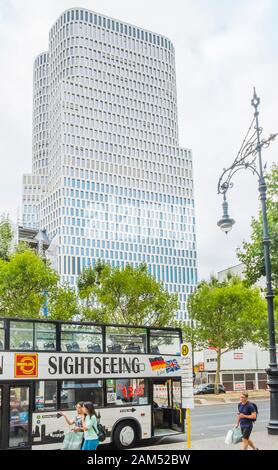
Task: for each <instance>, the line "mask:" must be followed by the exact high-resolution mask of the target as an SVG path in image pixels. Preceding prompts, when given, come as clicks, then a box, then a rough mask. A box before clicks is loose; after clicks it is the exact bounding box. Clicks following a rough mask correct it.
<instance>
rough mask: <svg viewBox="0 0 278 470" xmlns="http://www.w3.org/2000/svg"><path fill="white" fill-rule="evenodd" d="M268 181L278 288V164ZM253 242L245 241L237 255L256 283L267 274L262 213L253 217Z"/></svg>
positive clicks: (277, 285)
mask: <svg viewBox="0 0 278 470" xmlns="http://www.w3.org/2000/svg"><path fill="white" fill-rule="evenodd" d="M266 183H267V189H268V191H267V195H268V197H267V217H268V225H269V236H270V240H271V243H270V259H271V271H272V280H273V285H274V288H275V289H276V290H278V256H277V253H278V164H274V165H273V166H272V169H271V171H270V173H269V174H268V175H267V176H266ZM251 227H252V234H251V242H250V243H248V242H246V241H244V242H243V244H242V247H241V248H239V249H238V251H237V256H238V258H239V260H240V261H241V262H242V263H243V264H244V265H245V272H244V274H245V277H246V279H247V281H248V282H249V283H250V284H254V283H255V282H256V281H257V280H258V279H260V277H261V276H264V275H265V266H264V248H263V224H262V214H261V212H260V215H259V217H258V218H257V219H255V218H252V222H251Z"/></svg>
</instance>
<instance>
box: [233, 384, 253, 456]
mask: <svg viewBox="0 0 278 470" xmlns="http://www.w3.org/2000/svg"><path fill="white" fill-rule="evenodd" d="M256 418H257V413H256V409H255V407H254V405H253V404H252V403H250V401H249V400H248V393H247V392H242V393H241V395H240V403H239V405H238V415H237V423H236V427H238V426H239V425H240V429H241V433H242V448H241V450H247V449H248V446H250V447H252V449H253V450H258V447H255V444H254V443H253V442H252V441H251V439H250V434H251V432H252V429H253V421H255V420H256Z"/></svg>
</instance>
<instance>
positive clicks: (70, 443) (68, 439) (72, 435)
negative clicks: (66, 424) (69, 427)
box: [61, 431, 83, 450]
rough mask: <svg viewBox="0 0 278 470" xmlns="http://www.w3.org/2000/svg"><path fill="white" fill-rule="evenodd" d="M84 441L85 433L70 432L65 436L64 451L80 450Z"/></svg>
mask: <svg viewBox="0 0 278 470" xmlns="http://www.w3.org/2000/svg"><path fill="white" fill-rule="evenodd" d="M82 440H83V432H74V431H70V432H67V433H66V434H65V437H64V440H63V444H62V447H61V449H62V450H80V448H81V444H82Z"/></svg>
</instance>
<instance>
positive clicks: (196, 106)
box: [0, 0, 278, 277]
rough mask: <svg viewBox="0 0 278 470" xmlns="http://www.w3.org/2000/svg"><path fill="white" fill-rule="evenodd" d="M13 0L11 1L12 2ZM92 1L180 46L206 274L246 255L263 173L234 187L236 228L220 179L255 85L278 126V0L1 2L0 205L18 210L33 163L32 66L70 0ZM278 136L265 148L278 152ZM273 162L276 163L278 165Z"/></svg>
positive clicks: (271, 126)
mask: <svg viewBox="0 0 278 470" xmlns="http://www.w3.org/2000/svg"><path fill="white" fill-rule="evenodd" d="M2 4H3V5H2ZM78 6H82V7H84V8H89V9H92V10H94V11H98V12H101V13H104V14H107V15H110V16H113V17H116V18H120V19H122V20H124V21H127V22H130V23H132V24H136V25H138V26H142V27H144V28H146V29H150V30H152V31H155V32H158V33H161V34H164V35H166V36H167V37H169V38H170V39H171V40H172V42H173V43H174V46H175V51H176V72H177V94H178V112H179V136H180V145H182V146H185V147H189V148H191V149H192V151H193V157H194V177H195V195H196V220H197V246H198V265H199V276H200V277H206V276H208V275H209V274H210V273H211V272H212V271H214V272H215V271H217V270H219V269H224V268H225V267H227V266H229V265H234V264H236V263H237V259H236V256H235V249H236V247H237V246H239V245H240V244H241V241H242V239H243V238H245V239H247V238H248V237H249V235H250V219H251V216H252V215H256V214H257V211H258V207H259V200H258V191H257V181H256V178H254V177H252V176H251V174H250V175H249V174H247V173H246V174H245V173H244V172H243V174H242V175H239V176H238V177H237V178H236V179H235V186H234V188H233V189H232V190H231V191H230V194H229V203H230V215H231V216H232V217H234V218H235V219H236V225H235V226H234V228H233V230H232V232H230V234H229V235H228V236H225V235H224V234H222V233H221V232H220V230H219V228H218V227H217V225H216V222H217V220H218V219H219V218H220V216H221V210H222V207H221V203H222V200H221V197H220V196H217V194H216V192H217V181H218V178H219V176H220V174H221V171H222V169H223V167H227V166H228V165H230V164H231V163H232V161H233V159H234V158H235V155H236V153H237V150H238V148H239V147H240V144H241V141H242V139H243V137H244V135H245V132H246V130H247V128H248V126H249V124H250V122H251V119H252V108H251V106H250V100H251V97H252V88H253V86H254V85H256V87H257V91H258V94H259V95H260V97H261V106H260V120H261V125H262V126H263V127H264V134H265V135H266V136H268V135H269V134H270V133H272V132H276V131H277V130H278V122H277V109H278V88H277V82H278V56H277V50H276V47H277V35H278V33H277V31H276V22H275V18H277V15H278V4H277V2H276V1H275V0H264V2H254V1H253V0H233V1H232V0H226V1H219V0H172V1H171V2H170V3H169V2H168V1H166V0H161V1H158V0H152V1H149V0H133V1H132V2H130V1H127V0H117V1H115V0H105V1H104V0H101V1H100V0H95V1H92V0H83V1H82V0H75V1H68V0H59V2H57V1H56V0H48V1H47V2H45V1H42V0H26V1H22V0H5V2H4V1H3V0H2V2H1V12H0V67H1V71H2V74H1V78H0V84H1V87H0V150H1V164H0V165H1V166H0V170H1V171H0V187H1V191H0V212H10V214H11V215H12V216H13V218H16V213H17V207H18V206H19V205H20V201H21V181H22V174H23V173H26V172H30V171H31V156H32V155H31V154H32V66H33V60H34V58H35V56H36V55H37V54H38V53H40V52H42V51H44V50H46V49H47V47H48V32H49V29H50V27H51V25H52V24H53V23H54V21H55V20H56V18H57V17H58V15H59V14H60V13H61V12H62V11H63V10H65V9H67V8H71V7H78ZM276 155H277V143H273V144H272V147H271V148H269V149H268V150H266V151H264V154H263V157H264V159H265V160H267V161H268V162H269V163H271V162H272V161H274V160H276V161H277V157H276ZM269 166H270V165H269Z"/></svg>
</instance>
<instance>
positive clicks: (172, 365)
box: [166, 359, 180, 374]
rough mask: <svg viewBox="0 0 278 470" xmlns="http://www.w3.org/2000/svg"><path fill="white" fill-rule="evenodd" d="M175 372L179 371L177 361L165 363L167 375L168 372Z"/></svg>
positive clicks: (172, 360)
mask: <svg viewBox="0 0 278 470" xmlns="http://www.w3.org/2000/svg"><path fill="white" fill-rule="evenodd" d="M177 370H180V366H179V364H178V361H177V359H171V360H170V361H166V373H167V374H169V372H176V371H177Z"/></svg>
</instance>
